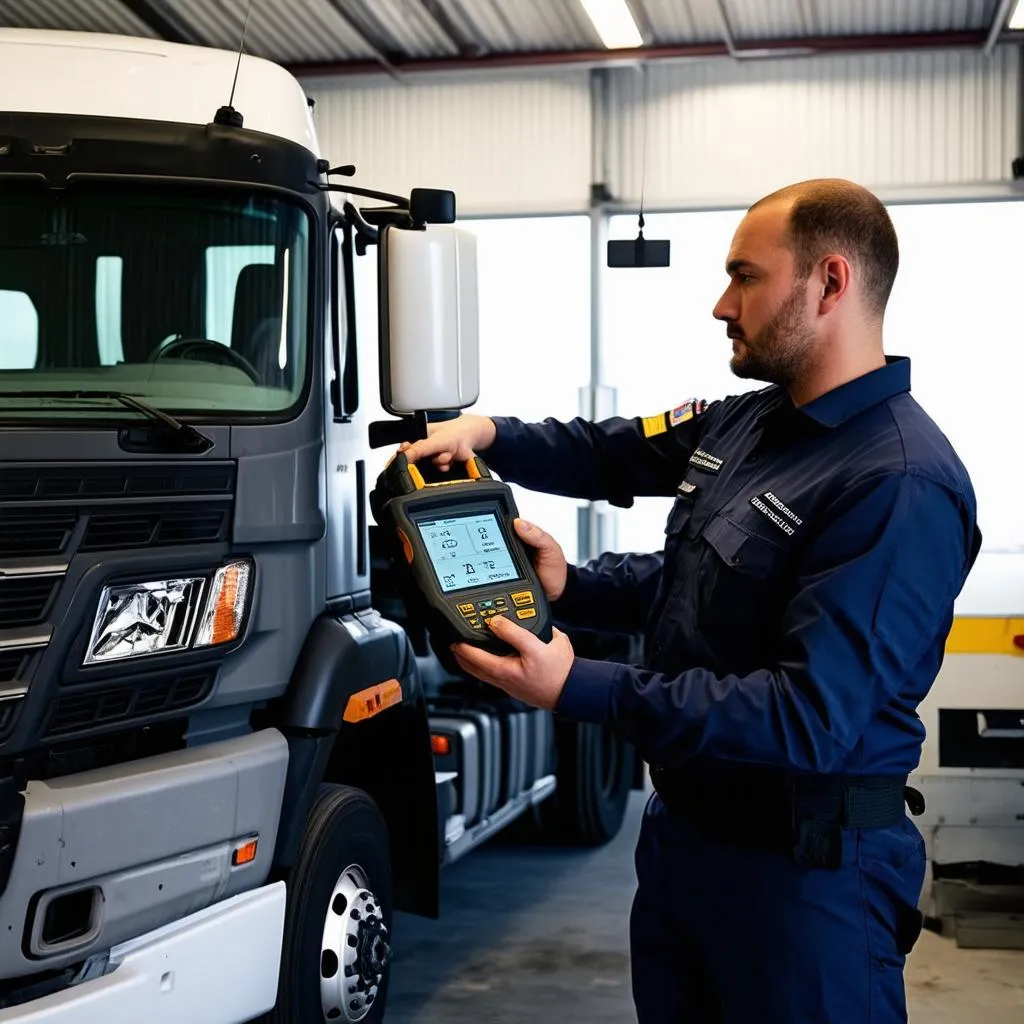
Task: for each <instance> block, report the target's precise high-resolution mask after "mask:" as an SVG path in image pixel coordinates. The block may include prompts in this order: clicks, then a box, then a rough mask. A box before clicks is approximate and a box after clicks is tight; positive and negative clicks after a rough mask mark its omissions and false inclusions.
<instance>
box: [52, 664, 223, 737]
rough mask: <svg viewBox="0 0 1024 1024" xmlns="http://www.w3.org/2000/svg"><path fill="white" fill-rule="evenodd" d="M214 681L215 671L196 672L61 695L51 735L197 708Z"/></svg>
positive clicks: (54, 715) (60, 734)
mask: <svg viewBox="0 0 1024 1024" xmlns="http://www.w3.org/2000/svg"><path fill="white" fill-rule="evenodd" d="M212 684H213V673H212V672H205V671H204V672H194V673H191V674H189V675H183V676H176V677H174V678H171V679H158V680H150V681H147V682H138V681H137V680H129V681H127V682H125V683H123V684H121V685H118V686H109V687H104V688H103V689H100V690H91V691H89V692H88V693H76V694H69V695H67V696H64V697H61V698H60V699H59V700H58V701H57V705H56V707H55V708H54V710H53V713H52V715H51V717H50V721H49V724H48V726H47V730H46V732H47V735H48V736H63V735H66V734H68V733H72V732H77V731H79V730H80V729H90V728H93V727H94V726H97V725H107V724H109V723H113V722H117V723H124V722H129V721H132V720H133V719H138V718H145V717H148V716H150V715H157V714H160V713H161V712H166V711H181V710H184V709H186V708H190V707H194V706H195V705H196V704H199V703H200V702H201V701H202V700H204V699H205V697H206V695H207V694H208V693H209V692H210V688H211V686H212Z"/></svg>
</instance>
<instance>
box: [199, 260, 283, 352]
mask: <svg viewBox="0 0 1024 1024" xmlns="http://www.w3.org/2000/svg"><path fill="white" fill-rule="evenodd" d="M273 263H274V247H273V246H272V245H211V246H209V247H208V248H207V250H206V296H205V310H206V337H207V338H209V339H210V340H211V341H219V342H220V343H221V344H222V345H227V346H228V347H230V346H231V335H232V329H233V327H234V315H235V292H236V290H237V289H238V278H239V276H240V275H241V273H242V271H243V270H244V269H245V268H246V267H249V266H253V265H259V264H271V265H273Z"/></svg>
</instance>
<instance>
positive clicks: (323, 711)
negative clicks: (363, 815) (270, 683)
mask: <svg viewBox="0 0 1024 1024" xmlns="http://www.w3.org/2000/svg"><path fill="white" fill-rule="evenodd" d="M393 681H396V682H397V683H398V684H399V688H400V697H399V695H398V693H397V692H396V691H395V688H394V686H393ZM380 684H384V687H383V689H382V690H378V689H376V688H377V687H379V686H380ZM381 693H384V694H385V695H386V696H385V699H384V700H382V701H379V700H377V699H376V698H377V696H378V695H379V694H381ZM353 698H355V699H354V700H353ZM392 701H394V703H392ZM346 712H347V713H346ZM275 718H276V719H277V722H278V727H279V728H280V729H281V730H282V731H283V732H284V734H285V735H286V736H287V737H288V741H289V746H290V752H291V756H290V759H289V764H288V778H287V781H286V784H285V795H284V806H283V807H282V815H281V829H280V832H279V839H278V846H277V850H276V852H275V864H276V866H277V867H278V869H279V870H282V869H283V870H287V869H288V868H290V867H291V866H292V865H293V864H294V861H295V856H296V854H297V850H298V845H299V841H300V839H301V836H302V831H303V828H304V827H305V822H306V818H307V816H308V814H309V810H310V808H311V807H312V805H313V801H314V800H315V798H316V794H317V791H318V789H319V787H320V785H321V784H322V783H325V782H330V783H341V784H344V785H349V786H355V787H357V788H359V789H361V790H363V791H364V792H366V793H368V794H369V795H370V796H371V797H372V798H373V800H374V802H375V803H376V804H377V806H378V807H379V808H380V811H381V814H382V815H383V816H384V820H385V822H386V823H387V827H388V836H389V843H390V848H391V864H392V871H393V875H394V885H395V905H396V907H397V908H398V909H399V910H404V911H408V912H410V913H415V914H422V915H425V916H428V917H436V916H437V912H438V884H439V879H438V874H439V871H440V863H441V858H440V838H439V835H438V816H437V790H436V786H435V781H434V758H433V754H432V752H431V746H430V728H429V725H428V722H427V709H426V702H425V700H424V697H423V688H422V685H421V683H420V677H419V670H418V668H417V664H416V657H415V654H414V652H413V650H412V646H411V644H410V643H409V639H408V637H407V636H406V635H405V633H404V631H403V630H402V629H401V627H400V626H398V625H396V624H395V623H393V622H390V621H389V620H387V619H385V618H383V617H382V616H381V615H379V614H378V613H377V612H376V611H373V610H368V611H360V612H356V613H353V614H347V615H332V614H325V615H322V616H321V617H320V618H319V619H317V621H316V622H315V623H314V624H313V626H312V628H311V629H310V632H309V634H308V636H307V637H306V642H305V644H304V645H303V648H302V651H301V653H300V655H299V659H298V661H297V662H296V666H295V671H294V673H293V674H292V679H291V682H290V685H289V687H288V690H287V693H286V695H285V697H284V698H283V701H282V705H281V708H280V713H279V714H278V715H275Z"/></svg>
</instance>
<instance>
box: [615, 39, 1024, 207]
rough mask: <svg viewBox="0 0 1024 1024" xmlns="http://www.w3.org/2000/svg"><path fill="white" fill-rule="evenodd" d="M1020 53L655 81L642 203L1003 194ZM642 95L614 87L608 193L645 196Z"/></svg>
mask: <svg viewBox="0 0 1024 1024" xmlns="http://www.w3.org/2000/svg"><path fill="white" fill-rule="evenodd" d="M1018 59H1019V58H1018V52H1017V50H1016V49H1015V48H1011V47H1005V46H1004V47H1001V48H999V49H997V50H996V52H995V54H994V56H993V57H992V58H991V59H989V58H987V57H985V56H984V55H983V54H981V53H976V52H972V51H955V50H950V51H945V52H928V53H893V54H873V55H866V56H848V57H822V58H804V59H791V60H779V61H749V62H736V61H731V60H727V59H722V60H714V61H706V62H703V63H691V64H676V65H670V66H662V67H658V68H654V69H652V70H650V71H649V72H648V75H649V78H648V81H647V85H646V91H647V94H648V96H649V98H650V105H649V121H648V124H647V175H646V178H647V180H646V185H645V188H644V193H645V201H646V203H647V204H648V205H650V206H652V207H658V206H661V207H670V208H671V207H678V206H679V205H680V204H684V205H714V204H717V203H719V202H723V203H728V202H729V201H736V200H739V201H743V200H747V199H753V198H756V197H757V196H759V195H763V194H764V193H765V192H769V191H771V190H772V189H774V188H777V187H779V186H781V185H784V184H786V183H788V182H792V181H796V180H799V179H801V178H811V177H821V176H837V177H846V178H851V179H853V180H855V181H859V182H861V183H862V184H865V185H868V186H870V187H873V188H877V189H879V190H888V189H910V190H913V189H915V188H919V187H920V188H926V187H931V186H937V185H964V184H983V183H991V182H999V181H1006V180H1008V179H1009V177H1010V162H1011V161H1012V159H1013V158H1014V157H1015V156H1018V155H1020V154H1019V153H1018V152H1017V148H1018V145H1019V136H1018V132H1019V128H1018V105H1019V89H1018V85H1017V82H1018V78H1017V73H1018V72H1017V69H1018ZM644 91H645V88H644V83H643V76H642V75H641V74H640V73H639V72H634V73H619V74H616V75H615V76H614V77H613V78H612V81H611V89H610V94H611V95H610V104H609V105H610V111H609V120H608V123H609V125H610V126H611V128H612V130H613V134H612V139H611V150H610V154H611V163H610V168H609V177H610V181H609V185H610V187H611V190H612V193H613V194H614V195H615V196H616V197H617V198H620V199H622V200H623V201H626V202H635V201H636V200H637V199H638V198H639V196H640V179H641V174H642V167H643V160H642V152H643V135H644V105H643V96H644Z"/></svg>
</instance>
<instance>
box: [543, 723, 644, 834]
mask: <svg viewBox="0 0 1024 1024" xmlns="http://www.w3.org/2000/svg"><path fill="white" fill-rule="evenodd" d="M555 729H556V732H555V742H556V753H557V759H558V761H557V765H558V767H557V769H556V776H557V779H558V788H557V789H556V790H555V794H554V796H552V797H551V798H550V799H548V800H545V801H544V803H542V804H541V805H540V806H539V807H538V808H537V811H538V818H539V823H540V825H541V827H542V829H543V831H544V833H545V834H546V835H548V836H549V837H550V838H552V839H555V840H557V841H561V842H568V843H572V844H573V845H577V846H600V845H602V844H603V843H606V842H608V841H609V840H610V839H613V838H614V837H615V836H616V835H618V833H619V830H620V829H621V828H622V819H623V817H624V816H625V814H626V803H627V801H628V800H629V793H630V790H631V789H632V786H633V776H634V768H635V764H636V760H635V759H636V751H635V750H634V748H633V745H632V744H631V743H627V742H626V740H624V739H623V738H622V737H621V736H619V735H618V734H617V733H615V732H613V731H612V730H611V729H607V728H605V727H603V726H600V725H594V724H592V723H589V722H558V723H557V724H556V727H555Z"/></svg>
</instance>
